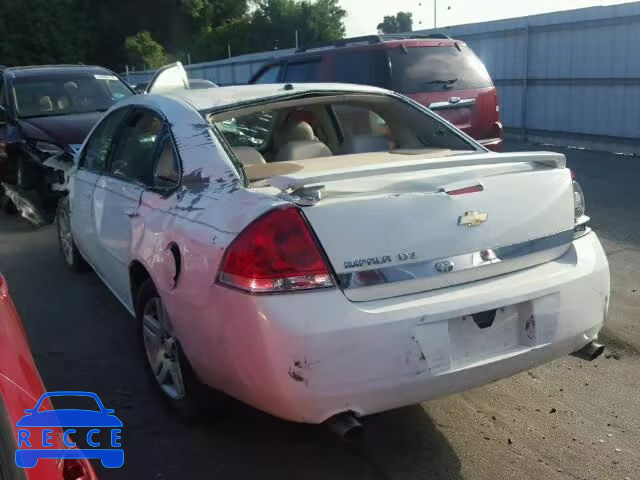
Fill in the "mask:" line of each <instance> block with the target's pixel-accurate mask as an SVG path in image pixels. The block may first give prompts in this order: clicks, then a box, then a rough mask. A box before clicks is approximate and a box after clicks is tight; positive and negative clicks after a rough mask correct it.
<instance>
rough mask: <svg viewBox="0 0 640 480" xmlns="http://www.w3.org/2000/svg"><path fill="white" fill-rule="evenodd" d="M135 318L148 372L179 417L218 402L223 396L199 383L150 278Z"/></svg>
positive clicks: (191, 416)
mask: <svg viewBox="0 0 640 480" xmlns="http://www.w3.org/2000/svg"><path fill="white" fill-rule="evenodd" d="M136 317H137V320H138V328H139V332H140V333H139V335H140V337H141V340H142V342H141V343H142V346H143V349H144V353H145V357H146V364H147V371H148V373H149V375H150V376H151V378H152V382H153V383H154V385H155V386H156V387H157V389H158V390H159V391H160V393H161V395H162V399H163V400H164V402H165V403H166V404H167V405H168V406H169V407H170V408H171V410H173V411H174V412H175V413H176V414H177V416H178V417H180V418H183V419H185V420H192V419H195V418H196V417H197V416H199V415H200V414H201V413H204V412H205V410H206V409H207V408H208V407H209V406H210V405H211V404H212V403H217V401H218V400H219V399H220V398H218V395H216V392H214V391H213V390H210V389H209V388H208V387H206V386H205V385H203V384H202V383H200V381H199V380H198V379H197V378H196V376H195V373H194V372H193V370H192V369H191V365H190V364H189V361H188V360H187V358H186V357H185V355H184V353H183V351H182V348H181V347H180V342H178V340H177V338H176V337H175V333H174V329H173V325H172V323H171V319H170V318H169V314H168V313H167V310H166V309H165V307H164V305H163V302H162V298H160V295H159V294H158V291H157V290H156V287H155V286H154V284H153V282H152V281H151V280H147V281H146V282H145V283H144V284H143V285H142V287H141V288H140V293H139V294H138V299H137V302H136ZM220 397H221V396H220Z"/></svg>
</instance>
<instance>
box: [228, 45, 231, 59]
mask: <svg viewBox="0 0 640 480" xmlns="http://www.w3.org/2000/svg"><path fill="white" fill-rule="evenodd" d="M227 55H228V58H231V44H230V43H227Z"/></svg>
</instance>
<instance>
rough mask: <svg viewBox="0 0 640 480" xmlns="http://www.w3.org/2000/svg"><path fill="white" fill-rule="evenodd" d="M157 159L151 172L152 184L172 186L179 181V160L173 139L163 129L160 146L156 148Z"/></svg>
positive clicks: (163, 186) (164, 186)
mask: <svg viewBox="0 0 640 480" xmlns="http://www.w3.org/2000/svg"><path fill="white" fill-rule="evenodd" d="M158 152H159V153H158V161H157V162H156V168H155V170H154V172H153V186H154V187H161V188H173V187H176V186H177V185H178V183H179V182H180V162H179V160H178V154H177V152H176V149H175V146H174V145H173V139H172V138H171V135H170V134H169V132H168V131H166V130H165V133H164V135H162V139H161V140H160V147H159V148H158Z"/></svg>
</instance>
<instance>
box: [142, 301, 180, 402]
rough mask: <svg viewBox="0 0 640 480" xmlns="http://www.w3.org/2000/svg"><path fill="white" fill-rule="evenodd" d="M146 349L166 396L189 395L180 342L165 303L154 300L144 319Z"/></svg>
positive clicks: (172, 397)
mask: <svg viewBox="0 0 640 480" xmlns="http://www.w3.org/2000/svg"><path fill="white" fill-rule="evenodd" d="M142 335H143V341H144V349H145V353H146V355H147V360H148V362H149V366H150V367H151V372H152V373H153V376H154V377H155V379H156V381H157V382H158V385H160V388H162V390H163V391H164V393H165V394H166V395H167V396H168V397H169V398H171V399H173V400H180V399H182V398H184V397H185V396H186V392H185V387H184V380H183V376H182V368H181V366H180V352H179V348H178V341H177V340H176V338H175V336H174V334H173V328H172V326H171V321H170V319H169V315H168V314H167V311H166V309H165V308H164V305H163V304H162V300H161V299H160V298H158V297H153V298H151V299H150V300H149V301H148V302H147V304H146V305H145V308H144V313H143V316H142Z"/></svg>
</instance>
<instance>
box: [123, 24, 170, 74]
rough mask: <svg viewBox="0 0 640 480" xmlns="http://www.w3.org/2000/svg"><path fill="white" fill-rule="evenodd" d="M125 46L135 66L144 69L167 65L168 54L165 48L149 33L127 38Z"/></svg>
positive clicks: (144, 32)
mask: <svg viewBox="0 0 640 480" xmlns="http://www.w3.org/2000/svg"><path fill="white" fill-rule="evenodd" d="M124 45H125V50H126V51H127V55H128V57H129V60H130V62H131V63H133V65H136V66H139V67H142V68H159V67H161V66H163V65H164V64H166V63H167V54H166V52H165V50H164V48H163V47H162V45H160V44H159V43H158V42H156V41H155V40H154V39H153V38H152V37H151V34H150V33H149V32H147V31H143V32H138V33H136V34H135V35H133V36H131V37H127V38H126V39H125V41H124Z"/></svg>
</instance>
